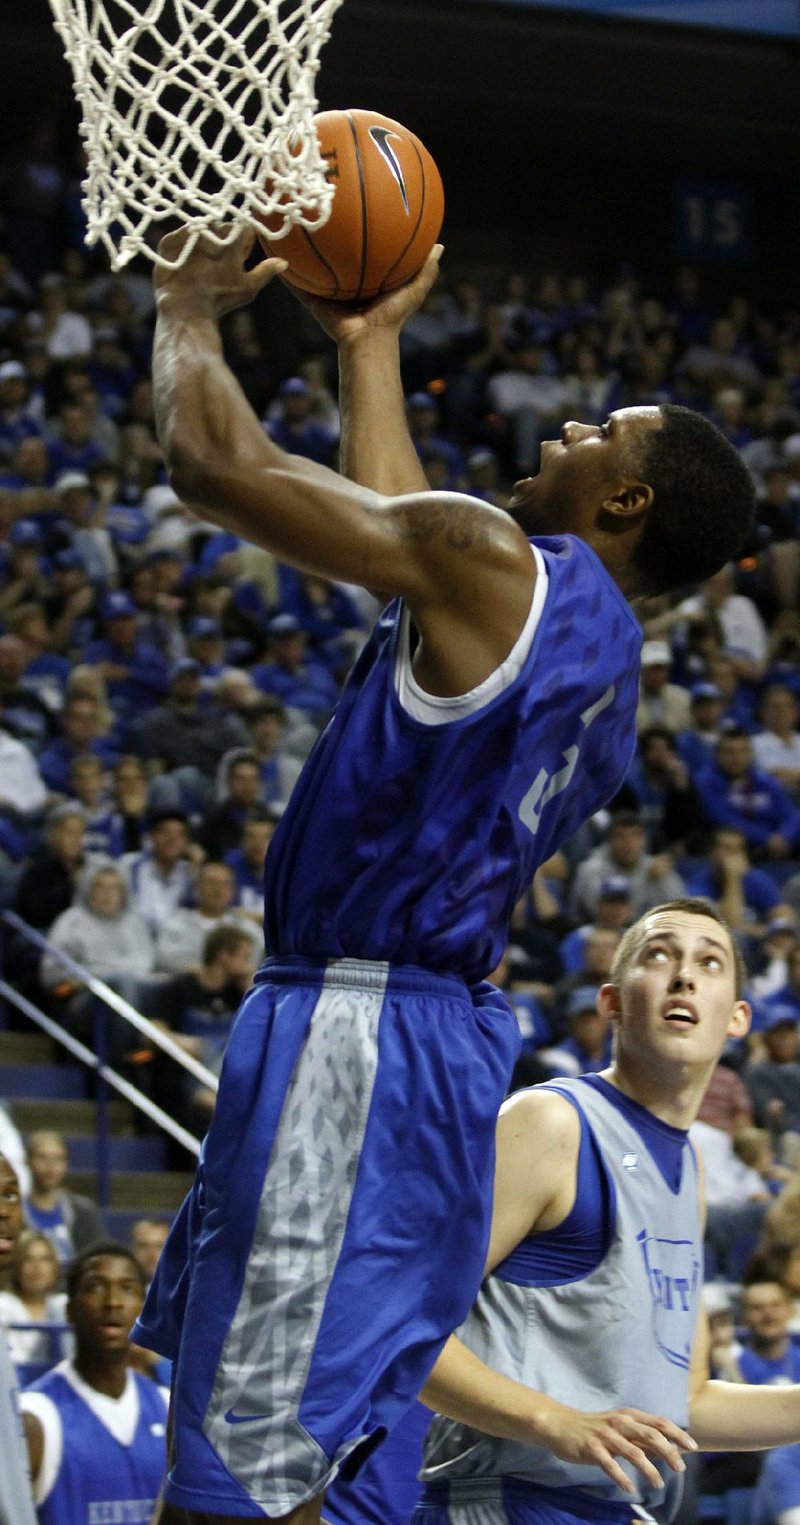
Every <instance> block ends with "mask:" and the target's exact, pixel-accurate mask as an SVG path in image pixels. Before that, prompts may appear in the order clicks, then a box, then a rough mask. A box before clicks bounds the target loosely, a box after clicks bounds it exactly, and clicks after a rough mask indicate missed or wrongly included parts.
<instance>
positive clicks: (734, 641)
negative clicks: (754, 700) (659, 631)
mask: <svg viewBox="0 0 800 1525" xmlns="http://www.w3.org/2000/svg"><path fill="white" fill-rule="evenodd" d="M735 587H736V576H735V568H734V567H733V566H727V567H723V568H722V569H721V571H719V572H716V573H715V574H714V576H713V577H710V578H709V579H708V582H706V583H704V584H703V586H702V588H701V589H700V592H699V593H696V594H693V595H692V596H691V598H688V599H685V600H684V602H683V604H682V605H681V606H680V607H681V609H682V611H683V613H684V614H685V615H689V614H692V615H694V614H698V613H701V612H703V611H704V610H710V611H711V612H712V613H713V614H715V615H716V617H717V619H718V620H719V622H720V624H721V626H722V632H723V636H724V640H725V649H726V651H728V652H729V653H730V655H731V656H732V657H733V658H734V659H735V661H736V665H737V669H738V672H739V676H740V677H743V678H747V679H750V680H751V681H758V679H759V678H761V677H762V676H763V674H764V671H765V668H766V665H767V632H766V627H765V625H764V621H763V620H762V618H761V615H760V614H759V612H758V609H757V608H756V606H755V604H754V603H753V600H752V599H751V598H748V597H746V595H744V594H742V593H736V592H735Z"/></svg>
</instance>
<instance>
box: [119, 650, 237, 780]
mask: <svg viewBox="0 0 800 1525" xmlns="http://www.w3.org/2000/svg"><path fill="white" fill-rule="evenodd" d="M201 676H202V672H201V667H200V663H199V662H198V661H197V659H196V658H194V657H181V658H180V660H179V661H177V662H175V663H173V665H172V667H171V668H170V670H169V676H168V685H167V692H166V696H165V699H164V702H163V704H159V705H157V706H156V708H155V709H151V710H149V712H147V713H145V714H143V715H142V716H141V717H139V718H137V719H136V720H134V721H133V723H132V724H131V727H130V733H129V735H130V744H131V746H132V747H133V748H134V749H135V751H136V752H137V753H138V754H139V755H140V756H141V757H143V758H145V759H146V760H147V761H148V762H149V763H150V764H152V765H153V766H154V767H155V769H156V770H157V771H159V772H165V773H173V772H174V770H176V769H179V770H181V773H180V777H179V779H176V780H175V782H176V785H178V784H179V783H185V787H187V788H189V789H192V790H194V791H195V792H196V793H198V794H199V795H200V797H201V798H202V800H203V803H204V804H207V803H209V802H210V797H211V782H212V780H213V778H214V775H215V773H216V771H217V768H218V767H219V764H220V761H221V760H222V758H223V756H224V755H225V753H226V752H230V751H231V750H232V748H234V747H245V746H247V742H248V739H249V738H248V732H247V727H246V726H245V724H244V722H243V721H242V720H240V719H239V717H238V716H237V715H231V714H226V713H225V712H223V711H221V710H219V709H218V708H216V707H215V706H210V705H206V704H203V703H202V701H201V697H200V686H201ZM185 769H189V770H190V774H191V777H189V776H187V775H185V774H184V773H183V770H185ZM197 774H199V775H200V777H199V778H198V777H196V775H197ZM179 792H180V791H179Z"/></svg>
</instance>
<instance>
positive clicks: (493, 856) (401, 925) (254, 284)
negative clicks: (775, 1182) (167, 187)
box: [134, 234, 752, 1525]
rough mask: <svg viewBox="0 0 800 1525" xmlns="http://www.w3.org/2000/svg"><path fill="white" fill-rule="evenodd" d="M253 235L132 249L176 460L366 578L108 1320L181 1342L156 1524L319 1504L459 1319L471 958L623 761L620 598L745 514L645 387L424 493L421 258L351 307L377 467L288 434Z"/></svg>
mask: <svg viewBox="0 0 800 1525" xmlns="http://www.w3.org/2000/svg"><path fill="white" fill-rule="evenodd" d="M183 236H184V235H182V234H177V235H173V236H172V242H171V252H172V253H173V254H174V253H175V252H176V250H177V248H178V247H179V243H180V240H181V239H182V238H183ZM252 242H253V241H252V239H251V238H249V237H244V238H243V239H241V240H240V241H239V243H238V244H237V245H236V246H235V247H234V248H233V249H229V250H227V251H219V250H213V249H209V248H208V247H198V248H197V249H196V250H195V251H194V252H193V253H192V254H191V256H190V257H189V258H188V260H187V261H186V263H185V264H184V265H183V267H182V268H181V269H180V270H175V269H172V270H162V271H160V272H159V274H158V276H157V278H156V279H157V300H158V322H157V330H156V344H155V353H154V383H155V393H156V407H157V416H158V426H159V435H160V438H161V441H162V443H163V446H164V449H165V452H166V458H167V463H168V467H169V470H170V475H171V480H172V482H173V485H174V487H175V489H176V491H177V492H178V493H179V495H180V496H181V497H182V498H184V499H185V500H186V501H188V502H190V503H192V504H195V505H196V506H197V507H198V509H199V511H201V512H202V514H203V516H204V517H210V518H213V519H215V520H216V521H217V522H218V523H220V524H222V525H224V526H225V527H226V528H228V529H230V530H232V531H234V532H235V533H236V534H239V535H241V536H243V537H245V538H247V539H249V540H252V541H254V542H255V543H257V544H259V545H262V546H266V547H268V548H269V549H270V550H271V551H273V552H274V553H275V554H276V555H277V556H279V557H281V558H283V559H285V560H287V561H289V562H291V563H293V564H294V565H296V566H299V567H301V568H304V569H306V570H309V571H313V572H317V573H320V574H322V575H324V576H327V577H333V578H343V579H346V580H349V581H355V582H360V583H363V584H364V585H365V586H367V587H370V588H371V589H373V590H376V591H378V592H380V593H382V594H383V595H384V596H385V597H386V598H387V599H389V600H391V601H390V602H389V604H388V607H387V609H386V611H385V613H384V615H383V616H382V618H381V619H380V620H379V622H378V625H377V626H376V629H375V631H374V633H373V636H372V638H371V640H370V642H369V643H368V645H367V647H366V648H365V650H364V652H363V653H362V655H361V657H360V658H359V660H358V663H357V664H356V667H355V669H354V672H353V674H352V676H351V678H350V680H349V682H348V684H347V687H346V689H345V691H344V694H343V697H342V699H341V702H340V704H339V706H338V709H337V711H336V713H335V715H334V717H333V718H332V720H331V722H330V724H329V725H328V727H327V729H326V731H325V732H324V734H323V736H322V737H321V738H320V740H319V742H318V744H317V746H316V747H315V749H314V751H313V753H312V755H311V757H310V759H309V761H308V763H307V765H306V767H305V770H304V772H303V775H302V777H301V779H300V781H299V783H298V785H297V787H296V789H295V791H294V794H293V797H292V800H291V803H290V805H289V808H288V810H287V811H286V813H285V815H284V817H283V819H282V821H281V823H280V825H279V827H278V830H277V832H276V835H275V838H274V842H273V845H272V847H271V848H270V852H269V871H268V874H267V897H266V918H265V919H266V942H267V947H268V949H269V957H268V959H267V961H266V963H265V964H264V966H263V968H262V970H261V971H260V972H259V975H258V976H257V980H256V985H255V988H254V990H253V991H252V992H250V994H249V995H248V996H247V997H246V998H245V1001H244V1003H243V1006H242V1009H241V1012H240V1014H239V1017H238V1019H237V1024H236V1027H235V1029H234V1033H233V1036H232V1039H231V1043H230V1046H229V1048H228V1050H227V1055H226V1061H225V1067H224V1070H223V1075H222V1082H221V1088H220V1094H219V1098H218V1102H217V1107H216V1111H215V1115H214V1119H213V1122H212V1124H211V1128H210V1131H209V1135H208V1139H207V1141H206V1149H205V1154H204V1159H203V1162H202V1164H201V1166H200V1168H199V1171H198V1176H197V1180H196V1183H195V1187H194V1189H193V1191H192V1193H191V1194H190V1197H189V1198H188V1199H187V1202H186V1203H185V1204H184V1209H183V1210H182V1212H181V1214H180V1216H179V1219H178V1222H177V1224H176V1226H175V1228H174V1229H173V1231H172V1233H171V1235H170V1238H169V1239H168V1241H167V1245H166V1247H165V1251H164V1255H163V1256H162V1260H161V1263H160V1265H159V1269H158V1272H157V1274H156V1277H155V1280H154V1284H153V1287H152V1288H151V1291H150V1294H149V1296H148V1299H147V1302H146V1305H145V1309H144V1313H143V1316H142V1319H141V1321H140V1323H139V1325H138V1326H137V1330H136V1332H135V1335H134V1338H135V1339H136V1340H137V1342H138V1343H141V1344H144V1345H150V1346H152V1347H153V1348H155V1349H157V1350H159V1351H160V1352H161V1353H162V1354H164V1355H166V1356H168V1357H171V1358H174V1359H176V1360H177V1369H176V1381H175V1389H174V1406H173V1413H174V1421H175V1439H176V1460H175V1465H174V1467H173V1469H172V1471H171V1474H170V1482H169V1484H168V1488H167V1493H166V1499H167V1503H166V1504H165V1507H164V1516H163V1518H164V1521H165V1522H166V1521H170V1522H172V1521H176V1520H180V1521H181V1525H186V1522H195V1521H209V1520H218V1519H225V1518H226V1517H230V1518H241V1517H242V1516H245V1517H246V1516H250V1517H256V1518H258V1517H264V1516H266V1517H268V1518H284V1517H287V1518H289V1519H292V1520H303V1521H313V1520H316V1519H318V1518H319V1502H318V1499H319V1495H320V1494H321V1492H322V1490H323V1488H324V1486H325V1485H326V1483H327V1481H328V1480H329V1479H330V1477H331V1476H332V1475H333V1473H334V1471H335V1469H336V1468H337V1467H338V1466H340V1465H342V1464H345V1466H347V1465H348V1463H349V1465H350V1466H351V1467H352V1466H354V1465H356V1464H357V1461H358V1457H359V1453H361V1454H363V1449H364V1447H365V1446H367V1447H368V1446H370V1445H372V1444H375V1443H376V1442H377V1441H378V1440H379V1439H380V1436H381V1434H382V1433H383V1432H384V1430H385V1429H387V1428H390V1427H391V1426H392V1425H393V1424H394V1422H395V1421H396V1419H397V1418H398V1417H399V1415H400V1413H401V1412H402V1411H403V1409H404V1408H405V1407H406V1406H407V1404H408V1402H409V1401H410V1399H411V1398H412V1397H413V1395H414V1393H415V1392H416V1391H417V1390H418V1389H419V1387H420V1386H421V1385H422V1381H423V1380H424V1377H425V1375H426V1374H427V1372H428V1371H429V1370H430V1367H431V1366H432V1364H433V1361H434V1360H435V1358H436V1355H437V1353H438V1351H439V1349H440V1348H441V1345H442V1343H443V1340H444V1339H445V1338H446V1336H447V1334H448V1332H449V1331H450V1330H451V1329H452V1328H454V1327H455V1326H456V1324H457V1323H458V1322H459V1321H460V1320H461V1319H462V1318H463V1317H465V1316H466V1313H467V1311H468V1308H469V1306H470V1305H471V1302H472V1299H473V1297H474V1295H475V1292H476V1290H477V1287H478V1285H479V1282H480V1278H481V1273H482V1269H483V1263H484V1259H485V1250H486V1244H487V1242H488V1230H489V1212H490V1197H491V1175H492V1163H493V1144H492V1139H493V1134H494V1125H495V1121H496V1112H497V1109H498V1108H499V1105H500V1102H501V1100H502V1097H503V1094H504V1091H505V1087H506V1082H507V1079H508V1076H509V1073H510V1069H511V1065H512V1063H513V1059H514V1056H515V1053H516V1050H517V1044H518V1038H517V1031H516V1024H515V1022H514V1019H513V1017H512V1016H511V1014H510V1011H509V1009H508V1008H507V1006H506V1005H505V1002H504V1001H503V1000H502V998H501V997H500V996H499V995H498V993H497V992H496V991H494V990H493V989H492V988H491V987H488V986H487V985H485V984H484V983H482V981H483V977H484V975H485V974H486V972H487V971H488V970H490V969H491V968H493V967H494V965H495V963H496V961H497V957H498V956H499V952H500V950H501V948H502V947H503V945H504V940H505V929H506V924H507V921H508V918H509V915H510V912H511V908H512V907H513V905H514V902H515V900H516V899H517V898H518V896H519V894H520V893H521V891H522V889H523V888H524V886H525V885H527V884H528V883H529V882H530V879H531V877H532V874H533V872H534V870H535V868H536V866H537V864H538V863H540V862H541V861H542V859H543V858H544V857H546V856H547V855H548V854H549V853H551V852H552V851H553V850H554V848H555V847H556V846H557V845H558V843H559V842H560V841H562V840H564V838H566V837H568V836H569V835H570V834H571V833H573V832H574V830H575V829H576V827H577V825H578V824H579V822H580V821H582V820H583V819H585V818H586V816H588V815H590V814H591V813H592V812H594V811H595V810H597V809H598V808H599V806H600V805H601V804H603V802H604V801H606V800H607V799H608V798H609V797H610V796H611V795H612V794H613V793H614V791H615V789H616V787H617V786H618V784H619V782H620V780H621V779H622V777H623V775H624V773H625V770H626V768H627V765H628V760H629V757H630V753H631V749H632V746H633V739H634V711H635V707H636V697H637V678H638V653H639V647H640V631H639V627H638V624H637V622H636V620H635V619H634V617H633V615H632V613H631V611H630V608H629V606H628V602H627V600H628V599H630V598H635V597H637V596H639V595H642V594H644V593H648V592H655V591H659V590H660V589H662V588H663V587H665V586H671V585H672V584H674V583H685V582H687V581H691V580H692V579H694V578H697V577H704V576H706V575H708V573H709V572H710V571H711V570H713V568H714V567H716V566H718V565H719V564H720V563H722V562H723V561H725V560H726V559H728V558H729V557H730V556H731V555H732V554H733V553H734V551H735V549H736V547H737V546H738V545H739V543H740V541H741V539H742V537H743V535H744V533H745V531H746V529H747V527H748V525H749V522H750V517H751V513H752V490H751V487H750V483H749V479H748V477H747V474H746V472H745V471H744V469H743V467H742V466H741V463H740V462H739V460H738V457H737V456H736V454H735V452H734V451H733V450H732V449H731V448H730V446H729V445H728V444H727V443H726V442H725V441H724V440H723V439H722V437H721V436H720V435H719V434H717V432H716V431H715V430H714V429H713V428H711V426H710V425H708V424H706V423H705V422H704V421H703V420H701V419H699V418H697V417H695V416H694V415H692V414H689V413H684V412H683V411H681V410H663V411H660V410H659V409H657V408H641V409H631V410H623V411H622V412H620V413H618V414H615V415H614V417H613V419H611V420H609V423H608V425H606V426H604V427H603V428H602V429H600V428H595V427H591V428H588V427H584V426H582V425H580V424H571V425H568V426H567V427H566V429H565V430H564V434H563V438H562V439H561V440H560V441H554V442H551V443H550V444H549V445H547V446H545V447H544V450H543V461H542V470H541V472H540V474H539V476H538V477H537V478H536V480H535V481H530V482H527V483H524V484H521V485H520V487H519V489H518V492H517V495H516V498H515V514H516V516H517V518H518V520H519V522H518V523H517V522H515V520H514V519H512V518H511V517H510V515H508V514H505V513H503V512H502V511H500V510H498V509H495V508H493V507H491V506H490V505H487V504H486V503H483V502H480V501H477V500H472V499H465V498H463V497H459V496H454V495H452V494H430V493H427V492H423V491H422V490H421V488H422V483H421V481H420V477H421V472H420V468H419V464H418V462H417V460H416V455H415V454H414V451H413V448H412V446H411V443H410V441H409V439H408V435H407V432H406V428H405V418H404V410H403V405H402V393H401V389H400V382H399V371H398V367H397V350H398V333H399V329H400V327H401V326H402V322H403V320H404V318H405V317H407V316H408V315H409V313H410V312H411V311H412V310H413V309H414V308H415V307H416V306H417V305H418V303H419V302H420V301H421V300H422V298H423V296H424V294H425V291H426V290H427V289H428V287H429V285H430V283H431V281H432V279H433V276H434V274H435V267H436V260H435V259H432V260H431V261H430V262H429V265H428V267H427V269H426V271H425V273H424V275H423V276H421V277H420V278H419V279H418V280H417V281H416V282H415V283H413V285H412V286H411V287H409V288H407V289H405V290H404V291H403V292H402V293H399V294H397V295H396V297H394V298H391V299H389V301H388V303H381V304H378V306H377V307H376V308H375V309H374V310H373V312H372V313H371V314H370V315H368V317H367V318H366V319H361V318H357V319H355V320H354V324H355V327H352V326H351V327H350V328H349V329H348V330H347V333H345V332H344V331H343V332H342V334H341V341H342V342H341V354H342V367H343V386H342V400H343V407H344V413H345V425H346V432H347V433H348V434H349V439H350V444H349V445H348V444H346V445H345V452H346V461H347V467H348V470H350V471H351V473H353V474H358V475H359V476H360V477H361V478H362V479H363V480H368V481H370V483H371V484H373V485H374V488H375V489H377V490H368V489H365V488H363V487H355V486H354V485H353V484H352V483H351V482H348V481H345V480H344V479H342V478H341V477H337V476H336V475H334V474H333V473H331V472H329V471H326V470H325V469H323V468H321V467H317V466H314V465H312V464H311V463H309V462H308V461H304V460H301V459H298V458H293V457H289V456H286V455H284V454H283V453H282V452H281V451H280V450H279V449H278V448H277V447H276V446H275V445H274V444H273V443H272V442H271V441H270V440H269V439H267V438H266V437H265V435H264V431H263V429H262V428H261V425H260V424H259V422H258V419H257V418H256V417H255V415H254V414H253V412H252V411H251V409H250V407H249V406H248V404H247V402H246V400H245V398H244V396H243V394H242V392H241V390H240V388H239V386H238V384H237V383H236V381H235V379H234V377H233V376H232V374H231V372H230V371H229V370H228V369H227V367H226V366H225V363H224V360H223V355H222V347H221V342H220V335H219V318H220V316H221V315H222V314H223V313H224V312H226V311H228V310H229V309H231V308H234V307H236V306H239V305H241V304H242V303H244V302H246V301H248V300H250V299H252V298H253V297H254V296H255V295H256V293H257V292H258V291H259V290H260V289H261V288H262V287H263V286H264V285H265V284H266V283H267V281H268V280H269V279H270V278H271V276H272V275H274V274H275V273H276V272H278V271H279V270H280V268H281V266H280V262H276V261H266V262H264V263H262V265H260V266H259V267H257V268H256V269H255V270H252V271H249V272H247V271H245V269H244V268H243V267H244V262H245V260H246V258H247V257H248V255H249V253H250V251H251V248H252ZM351 340H352V342H351ZM401 494H404V496H400V495H401ZM534 533H535V534H546V535H550V536H552V537H554V538H549V539H548V538H545V539H542V540H537V541H533V540H532V539H530V538H529V536H532V535H534ZM315 1499H316V1500H317V1501H316V1502H312V1501H313V1500H315Z"/></svg>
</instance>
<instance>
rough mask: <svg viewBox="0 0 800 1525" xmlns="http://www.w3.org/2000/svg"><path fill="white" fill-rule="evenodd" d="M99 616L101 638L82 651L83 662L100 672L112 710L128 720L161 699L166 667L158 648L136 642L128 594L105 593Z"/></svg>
mask: <svg viewBox="0 0 800 1525" xmlns="http://www.w3.org/2000/svg"><path fill="white" fill-rule="evenodd" d="M102 616H103V626H104V634H103V635H102V636H101V637H100V639H99V640H95V641H90V642H89V644H88V646H85V647H84V650H83V653H82V660H83V661H84V662H87V663H90V664H91V665H92V666H93V667H97V668H99V671H100V673H101V675H102V677H103V678H104V680H105V682H106V685H107V689H108V697H109V701H110V703H111V705H112V708H113V709H114V710H115V711H116V712H117V713H118V714H120V715H121V716H123V718H125V719H127V718H128V717H129V716H131V715H134V714H139V713H141V711H142V710H146V709H149V708H150V707H151V706H152V705H153V704H157V703H158V701H159V700H160V699H161V697H162V695H163V693H164V691H165V688H166V683H167V665H166V662H165V661H164V658H163V656H162V655H161V652H160V651H159V650H158V648H157V647H155V646H150V645H148V644H147V643H146V642H145V641H141V640H140V639H139V636H138V633H137V629H136V605H135V604H134V602H133V599H132V598H131V596H130V594H129V593H125V592H123V591H122V590H121V589H117V590H116V591H114V592H113V593H107V594H106V597H105V599H104V601H103V606H102Z"/></svg>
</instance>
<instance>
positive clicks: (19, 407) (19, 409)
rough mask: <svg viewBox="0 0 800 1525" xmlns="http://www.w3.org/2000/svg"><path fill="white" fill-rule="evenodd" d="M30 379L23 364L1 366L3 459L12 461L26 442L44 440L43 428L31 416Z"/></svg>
mask: <svg viewBox="0 0 800 1525" xmlns="http://www.w3.org/2000/svg"><path fill="white" fill-rule="evenodd" d="M29 399H30V379H29V377H28V372H27V371H26V369H25V367H24V365H21V364H20V362H19V360H5V361H4V362H3V364H2V365H0V458H2V459H3V460H10V459H11V457H12V456H13V454H14V451H15V450H16V448H17V445H19V444H20V443H21V442H22V440H24V439H31V438H34V439H39V438H41V433H42V426H41V423H40V422H39V420H38V418H37V417H36V416H35V414H34V413H32V412H31V410H30V408H29V406H28V404H29Z"/></svg>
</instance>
